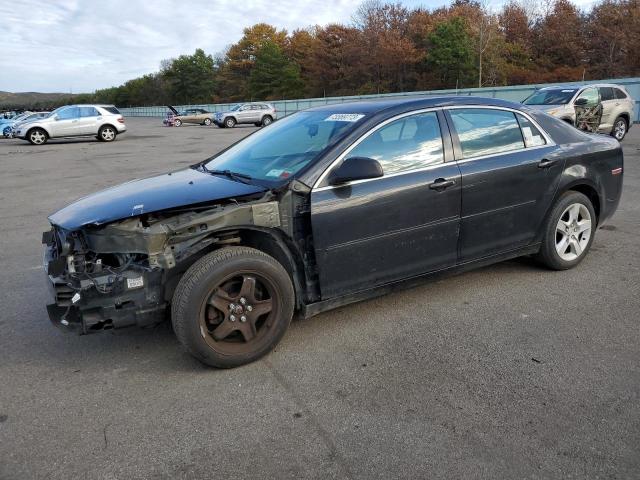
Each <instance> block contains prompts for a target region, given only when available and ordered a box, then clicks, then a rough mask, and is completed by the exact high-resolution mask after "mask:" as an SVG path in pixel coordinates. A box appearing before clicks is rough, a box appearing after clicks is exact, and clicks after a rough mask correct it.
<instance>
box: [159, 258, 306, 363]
mask: <svg viewBox="0 0 640 480" xmlns="http://www.w3.org/2000/svg"><path fill="white" fill-rule="evenodd" d="M294 300H295V293H294V290H293V286H292V284H291V279H290V277H289V274H288V273H287V271H286V270H285V269H284V268H283V266H282V265H281V264H280V263H278V261H276V260H275V259H274V258H273V257H271V256H269V255H267V254H265V253H264V252H261V251H260V250H256V249H253V248H248V247H226V248H222V249H220V250H216V251H214V252H212V253H210V254H208V255H206V256H204V257H202V258H201V259H200V260H198V261H197V262H196V263H194V264H193V265H192V266H191V267H190V268H189V269H188V270H187V271H186V273H185V274H184V275H183V276H182V278H181V279H180V282H179V283H178V286H177V287H176V291H175V293H174V295H173V301H172V305H171V321H172V323H173V329H174V331H175V334H176V337H177V338H178V340H179V341H180V343H182V345H183V346H184V347H185V348H186V349H187V351H189V353H191V354H192V355H193V356H194V357H196V358H197V359H198V360H200V361H201V362H203V363H205V364H207V365H211V366H213V367H218V368H232V367H237V366H240V365H244V364H246V363H250V362H253V361H255V360H257V359H259V358H261V357H263V356H264V355H266V354H267V353H268V352H269V351H271V350H272V349H273V347H275V345H276V344H277V343H278V342H279V341H280V339H282V337H283V336H284V334H285V332H286V330H287V328H288V327H289V324H290V322H291V317H292V316H293V311H294Z"/></svg>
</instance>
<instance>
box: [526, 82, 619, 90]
mask: <svg viewBox="0 0 640 480" xmlns="http://www.w3.org/2000/svg"><path fill="white" fill-rule="evenodd" d="M585 87H615V88H623V89H624V85H618V84H617V83H586V84H572V85H552V86H549V87H542V88H540V89H538V90H558V89H564V88H566V89H569V88H585Z"/></svg>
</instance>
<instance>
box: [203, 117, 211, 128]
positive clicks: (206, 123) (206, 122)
mask: <svg viewBox="0 0 640 480" xmlns="http://www.w3.org/2000/svg"><path fill="white" fill-rule="evenodd" d="M204 124H205V125H206V126H207V127H209V126H211V119H210V118H205V119H204Z"/></svg>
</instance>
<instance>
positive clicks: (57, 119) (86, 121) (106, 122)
mask: <svg viewBox="0 0 640 480" xmlns="http://www.w3.org/2000/svg"><path fill="white" fill-rule="evenodd" d="M126 130H127V127H126V125H125V124H124V118H123V117H122V115H121V114H120V112H119V111H118V109H117V108H116V107H114V106H113V105H67V106H65V107H60V108H58V109H56V110H54V111H53V112H51V114H50V115H49V116H48V117H45V118H42V119H40V120H36V121H34V122H28V123H23V124H20V125H18V126H17V128H14V131H13V136H14V137H16V138H22V139H23V140H27V141H29V142H31V143H32V144H34V145H42V144H44V143H46V142H47V140H49V139H50V138H62V137H88V136H94V137H96V138H97V139H98V140H101V141H103V142H112V141H114V140H115V139H116V136H117V135H118V134H119V133H124V132H125V131H126Z"/></svg>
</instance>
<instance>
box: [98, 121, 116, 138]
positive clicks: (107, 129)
mask: <svg viewBox="0 0 640 480" xmlns="http://www.w3.org/2000/svg"><path fill="white" fill-rule="evenodd" d="M117 136H118V131H117V130H116V129H115V127H112V126H111V125H103V126H102V127H100V130H98V140H100V141H101V142H113V141H114V140H115V139H116V137H117Z"/></svg>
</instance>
